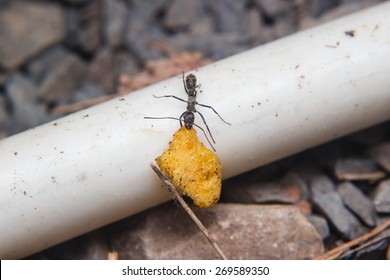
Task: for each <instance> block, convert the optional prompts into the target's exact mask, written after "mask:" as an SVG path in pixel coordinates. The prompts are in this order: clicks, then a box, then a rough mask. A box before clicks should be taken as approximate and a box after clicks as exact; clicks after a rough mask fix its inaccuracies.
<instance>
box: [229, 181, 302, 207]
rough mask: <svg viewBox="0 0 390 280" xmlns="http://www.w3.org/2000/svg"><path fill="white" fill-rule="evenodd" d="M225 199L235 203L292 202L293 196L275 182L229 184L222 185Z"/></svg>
mask: <svg viewBox="0 0 390 280" xmlns="http://www.w3.org/2000/svg"><path fill="white" fill-rule="evenodd" d="M223 197H224V199H225V201H228V202H236V203H288V204H292V203H294V201H295V199H294V197H291V196H289V194H288V193H284V192H283V191H282V187H281V185H279V184H277V183H257V184H249V185H238V186H237V185H230V184H226V185H224V187H223Z"/></svg>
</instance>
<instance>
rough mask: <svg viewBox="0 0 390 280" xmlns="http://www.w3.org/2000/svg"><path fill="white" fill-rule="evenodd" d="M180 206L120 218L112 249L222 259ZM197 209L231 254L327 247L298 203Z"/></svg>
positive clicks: (297, 253) (286, 254)
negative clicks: (291, 204) (298, 206)
mask: <svg viewBox="0 0 390 280" xmlns="http://www.w3.org/2000/svg"><path fill="white" fill-rule="evenodd" d="M178 207H179V206H177V205H175V204H173V203H168V204H165V205H162V206H159V207H156V208H154V209H151V210H149V211H147V212H146V213H144V214H143V215H141V216H138V217H137V218H133V219H130V220H129V222H130V224H128V225H126V224H124V223H123V222H122V223H121V225H120V228H121V230H115V231H114V232H113V233H112V235H111V238H110V244H112V249H113V250H114V251H117V252H118V255H119V258H120V259H219V256H218V255H217V254H216V252H215V250H214V249H213V247H211V245H210V243H209V242H208V241H207V239H206V238H205V237H204V235H203V234H202V233H201V232H200V230H199V229H198V228H197V227H196V225H195V223H194V222H193V221H192V220H191V219H190V218H189V217H188V215H187V214H186V213H185V212H184V211H183V210H182V209H180V208H178ZM196 214H197V216H198V217H199V219H200V220H201V221H202V222H203V224H204V225H205V227H206V228H207V229H208V230H209V232H210V234H211V235H212V236H213V237H214V238H215V240H216V242H217V243H218V245H219V246H220V247H221V249H222V251H223V252H224V253H225V254H226V256H227V258H228V259H312V258H313V257H315V256H317V255H319V254H321V253H322V252H323V244H322V240H321V238H320V236H319V235H318V233H317V231H316V230H315V229H314V227H313V226H312V225H311V224H310V223H309V222H308V221H307V219H306V217H305V216H304V215H303V214H302V213H301V212H300V211H299V209H298V208H296V207H294V206H276V205H273V206H272V205H267V206H265V205H239V204H218V205H216V206H214V207H212V208H209V209H204V210H200V209H197V210H196ZM124 222H126V221H124Z"/></svg>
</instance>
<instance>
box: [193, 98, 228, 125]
mask: <svg viewBox="0 0 390 280" xmlns="http://www.w3.org/2000/svg"><path fill="white" fill-rule="evenodd" d="M196 105H199V106H202V107H206V108H209V109H211V110H213V111H214V113H215V114H217V116H218V117H219V118H220V119H221V121H223V122H224V123H226V124H228V125H232V124H231V123H228V122H227V121H225V120H224V119H223V118H222V117H221V116H220V115H219V114H218V112H217V111H215V109H214V108H213V107H211V106H209V105H206V104H200V103H198V102H196ZM198 113H199V112H198Z"/></svg>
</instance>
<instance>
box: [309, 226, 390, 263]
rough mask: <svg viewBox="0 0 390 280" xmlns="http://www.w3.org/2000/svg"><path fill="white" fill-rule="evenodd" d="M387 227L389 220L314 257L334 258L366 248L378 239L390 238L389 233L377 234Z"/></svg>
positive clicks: (320, 258)
mask: <svg viewBox="0 0 390 280" xmlns="http://www.w3.org/2000/svg"><path fill="white" fill-rule="evenodd" d="M387 229H390V220H389V221H387V222H385V223H384V224H382V225H380V226H378V227H376V228H374V229H373V230H372V231H370V232H369V233H366V234H364V235H362V236H360V237H358V238H356V239H354V240H351V241H349V242H347V243H344V244H343V245H340V246H338V247H336V248H334V249H332V250H330V251H328V252H326V253H325V254H322V255H320V256H318V257H316V258H315V259H316V260H336V259H341V258H343V257H346V256H348V255H349V254H352V253H354V252H358V251H359V250H362V249H364V248H366V247H367V246H369V245H372V244H374V243H377V242H378V241H380V240H382V239H384V238H390V233H389V234H385V236H379V235H380V234H381V233H383V232H385V231H386V230H387Z"/></svg>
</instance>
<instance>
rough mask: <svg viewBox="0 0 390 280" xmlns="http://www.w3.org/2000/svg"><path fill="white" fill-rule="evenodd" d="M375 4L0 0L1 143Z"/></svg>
mask: <svg viewBox="0 0 390 280" xmlns="http://www.w3.org/2000/svg"><path fill="white" fill-rule="evenodd" d="M378 2H381V1H378V0H326V1H320V0H290V1H288V0H243V1H234V0H213V1H211V0H155V1H151V0H146V1H143V0H97V1H90V0H61V1H54V0H51V1H44V0H42V1H39V0H30V1H29V0H13V1H11V0H0V139H1V138H4V137H6V136H9V135H11V134H14V133H17V132H20V131H22V130H25V129H27V128H31V127H34V126H37V125H39V124H42V123H45V122H48V121H49V120H52V119H53V118H57V117H59V116H61V115H63V114H67V113H70V112H73V111H75V110H79V109H81V108H85V107H86V106H90V105H93V104H96V103H98V102H102V101H104V100H107V99H108V98H110V96H112V95H114V94H124V93H128V92H131V91H133V90H135V89H138V88H141V87H144V86H145V85H148V84H151V83H155V82H156V81H159V80H162V79H165V78H168V77H171V76H174V75H177V74H180V73H181V72H182V71H187V70H190V69H193V68H196V67H199V66H201V65H204V64H206V63H209V62H211V61H215V60H219V59H222V58H224V57H227V56H230V55H233V54H236V53H239V52H242V51H245V50H247V49H249V48H252V47H255V46H258V45H261V44H264V43H266V42H269V41H273V40H275V39H277V38H280V37H283V36H286V35H289V34H292V33H294V32H297V31H299V30H302V29H305V28H308V27H311V26H314V25H317V24H320V23H322V22H325V21H328V20H331V19H333V18H336V17H339V16H341V15H344V14H348V13H351V12H354V11H358V10H361V9H363V8H365V7H368V6H370V5H374V4H376V3H378Z"/></svg>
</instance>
